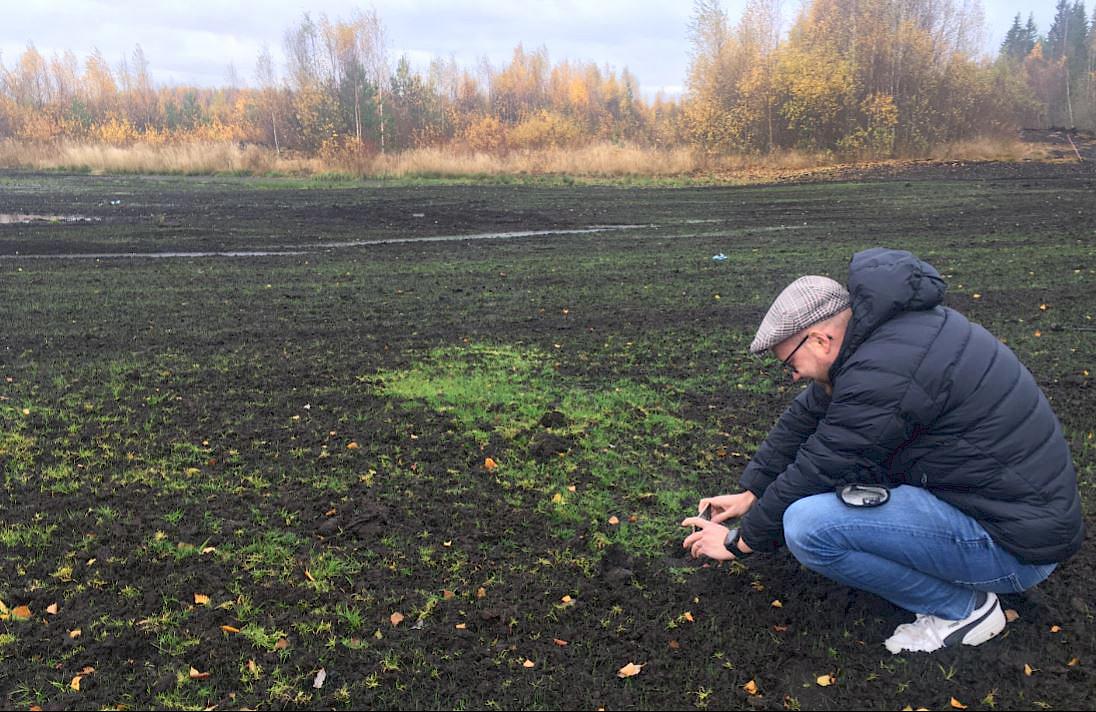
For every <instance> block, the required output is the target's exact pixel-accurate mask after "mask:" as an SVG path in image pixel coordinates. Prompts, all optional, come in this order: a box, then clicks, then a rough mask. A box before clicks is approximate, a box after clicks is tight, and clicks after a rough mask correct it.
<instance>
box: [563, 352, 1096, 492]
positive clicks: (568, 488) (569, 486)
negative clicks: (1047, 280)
mask: <svg viewBox="0 0 1096 712" xmlns="http://www.w3.org/2000/svg"><path fill="white" fill-rule="evenodd" d="M1085 375H1086V376H1087V375H1088V374H1087V373H1086V374H1085ZM575 489H576V487H575V486H574V485H567V491H568V492H574V491H575Z"/></svg>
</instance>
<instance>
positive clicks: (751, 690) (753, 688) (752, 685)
mask: <svg viewBox="0 0 1096 712" xmlns="http://www.w3.org/2000/svg"><path fill="white" fill-rule="evenodd" d="M742 689H743V690H745V691H746V694H748V695H756V694H757V683H756V682H754V681H753V680H750V681H749V682H747V683H746V684H745V685H743V686H742Z"/></svg>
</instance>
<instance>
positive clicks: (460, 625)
mask: <svg viewBox="0 0 1096 712" xmlns="http://www.w3.org/2000/svg"><path fill="white" fill-rule="evenodd" d="M453 627H454V628H456V629H457V630H465V629H466V628H468V624H467V623H457V624H456V625H455V626H453Z"/></svg>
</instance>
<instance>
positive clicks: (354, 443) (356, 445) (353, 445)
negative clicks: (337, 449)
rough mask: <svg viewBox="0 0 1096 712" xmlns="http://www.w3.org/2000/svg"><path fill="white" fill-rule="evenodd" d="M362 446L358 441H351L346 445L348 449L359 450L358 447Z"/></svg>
mask: <svg viewBox="0 0 1096 712" xmlns="http://www.w3.org/2000/svg"><path fill="white" fill-rule="evenodd" d="M360 447H361V445H359V444H358V443H356V442H353V443H350V444H349V445H347V446H346V449H347V450H357V449H358V448H360Z"/></svg>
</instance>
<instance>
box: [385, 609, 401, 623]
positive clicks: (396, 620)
mask: <svg viewBox="0 0 1096 712" xmlns="http://www.w3.org/2000/svg"><path fill="white" fill-rule="evenodd" d="M388 620H389V621H391V622H392V625H399V624H400V623H402V622H403V614H402V613H400V612H399V611H396V612H395V613H393V614H392V615H390V616H388Z"/></svg>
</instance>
